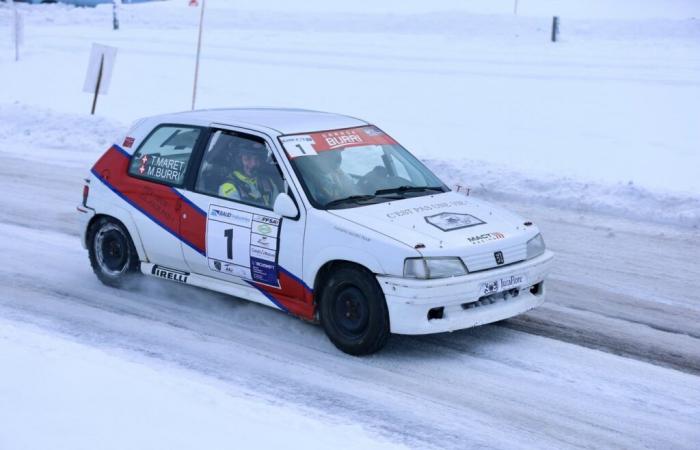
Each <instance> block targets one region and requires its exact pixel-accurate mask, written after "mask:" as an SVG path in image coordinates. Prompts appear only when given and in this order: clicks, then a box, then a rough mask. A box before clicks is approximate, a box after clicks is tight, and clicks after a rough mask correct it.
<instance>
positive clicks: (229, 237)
mask: <svg viewBox="0 0 700 450" xmlns="http://www.w3.org/2000/svg"><path fill="white" fill-rule="evenodd" d="M224 236H226V257H227V258H228V259H229V260H233V228H229V229H228V230H224Z"/></svg>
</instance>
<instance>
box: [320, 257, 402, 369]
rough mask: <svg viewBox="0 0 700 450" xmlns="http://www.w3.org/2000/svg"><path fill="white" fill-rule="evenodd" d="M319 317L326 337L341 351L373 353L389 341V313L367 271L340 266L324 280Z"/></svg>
mask: <svg viewBox="0 0 700 450" xmlns="http://www.w3.org/2000/svg"><path fill="white" fill-rule="evenodd" d="M319 313H320V314H319V315H320V320H321V325H322V326H323V329H324V330H325V332H326V335H328V338H329V339H330V340H331V342H333V344H334V345H335V346H336V347H337V348H338V349H340V350H341V351H343V352H345V353H348V354H350V355H355V356H362V355H369V354H372V353H376V352H377V351H379V350H381V349H382V347H384V345H386V342H387V340H388V339H389V334H390V327H389V311H388V310H387V307H386V300H385V299H384V293H383V292H382V290H381V288H380V287H379V284H378V283H377V280H376V278H374V275H372V274H371V273H370V272H369V271H367V270H364V269H362V268H360V267H357V266H353V265H343V266H340V267H338V268H337V269H336V270H334V271H333V272H332V273H331V274H330V275H329V276H328V278H327V279H326V282H325V284H324V286H323V290H322V292H321V299H320V306H319Z"/></svg>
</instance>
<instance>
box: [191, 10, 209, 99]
mask: <svg viewBox="0 0 700 450" xmlns="http://www.w3.org/2000/svg"><path fill="white" fill-rule="evenodd" d="M206 3H207V1H206V0H202V6H201V8H202V10H201V11H200V12H199V37H198V38H197V60H196V62H195V65H194V86H193V87H192V109H193V110H194V105H195V102H196V100H197V80H198V78H199V55H200V53H201V52H202V25H203V24H204V5H206ZM190 4H191V5H192V3H190ZM192 6H196V2H194V5H192Z"/></svg>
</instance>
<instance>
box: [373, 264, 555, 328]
mask: <svg viewBox="0 0 700 450" xmlns="http://www.w3.org/2000/svg"><path fill="white" fill-rule="evenodd" d="M553 258H554V254H553V253H552V252H550V251H546V252H545V253H544V254H543V255H541V256H539V257H537V258H534V259H531V260H529V261H523V262H520V263H516V264H512V265H509V266H506V267H502V268H498V269H492V270H485V271H483V272H478V273H474V274H469V275H464V276H461V277H452V278H443V279H436V280H416V279H410V278H400V277H389V276H381V275H380V276H377V280H378V281H379V285H380V286H381V287H382V290H383V291H384V296H385V297H386V303H387V307H388V309H389V321H390V324H391V332H392V333H397V334H429V333H441V332H445V331H455V330H460V329H463V328H470V327H475V326H477V325H483V324H486V323H491V322H496V321H498V320H503V319H507V318H509V317H513V316H516V315H518V314H521V313H523V312H525V311H528V310H530V309H532V308H535V307H537V306H539V305H541V304H542V302H544V298H545V283H544V278H545V276H546V275H547V274H548V273H549V270H550V268H551V265H552V260H553ZM511 277H522V278H523V279H522V281H521V282H520V283H519V284H517V285H516V286H515V287H512V288H510V289H508V290H505V291H503V292H500V293H497V294H491V295H489V296H482V294H481V289H482V287H483V284H484V283H489V282H494V281H496V280H502V279H511ZM504 293H505V294H504ZM431 310H432V312H431ZM429 312H431V318H429Z"/></svg>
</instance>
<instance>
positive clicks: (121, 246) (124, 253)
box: [88, 217, 140, 287]
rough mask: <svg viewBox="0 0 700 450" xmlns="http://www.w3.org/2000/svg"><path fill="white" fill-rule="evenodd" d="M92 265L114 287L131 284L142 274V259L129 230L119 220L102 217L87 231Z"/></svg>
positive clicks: (99, 275)
mask: <svg viewBox="0 0 700 450" xmlns="http://www.w3.org/2000/svg"><path fill="white" fill-rule="evenodd" d="M88 252H89V255H90V265H91V266H92V270H93V272H95V275H97V278H99V280H100V281H101V282H102V283H104V284H106V285H107V286H112V287H129V286H130V285H131V284H132V283H133V282H134V279H135V278H136V276H137V275H138V274H139V273H140V271H139V267H140V261H139V256H138V253H137V252H136V247H134V243H133V241H132V240H131V237H130V236H129V232H128V231H127V230H126V229H125V228H124V226H123V225H122V224H121V223H119V222H117V221H116V220H113V219H110V218H107V217H102V218H100V219H98V220H97V221H96V222H95V223H93V224H92V226H91V227H90V231H89V234H88Z"/></svg>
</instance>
